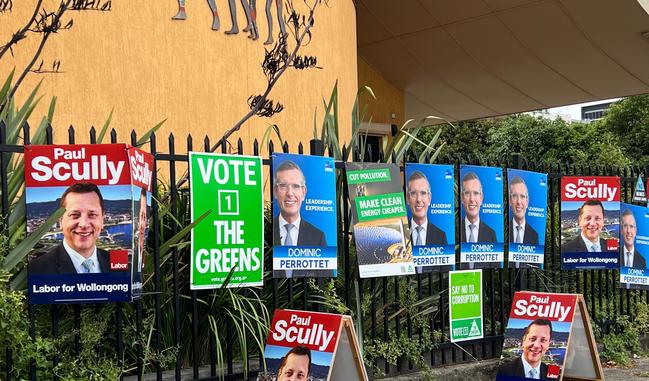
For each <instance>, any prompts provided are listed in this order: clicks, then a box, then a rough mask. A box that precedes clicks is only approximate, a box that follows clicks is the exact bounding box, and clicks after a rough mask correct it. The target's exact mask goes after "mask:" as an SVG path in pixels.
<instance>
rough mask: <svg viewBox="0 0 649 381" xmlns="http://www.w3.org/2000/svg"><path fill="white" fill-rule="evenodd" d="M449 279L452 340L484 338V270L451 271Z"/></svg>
mask: <svg viewBox="0 0 649 381" xmlns="http://www.w3.org/2000/svg"><path fill="white" fill-rule="evenodd" d="M448 279H449V288H448V290H449V291H448V292H449V314H450V315H451V319H450V321H451V325H450V328H451V342H458V341H465V340H473V339H481V338H483V337H484V331H483V329H482V328H483V326H482V270H464V271H451V272H450V273H449V274H448Z"/></svg>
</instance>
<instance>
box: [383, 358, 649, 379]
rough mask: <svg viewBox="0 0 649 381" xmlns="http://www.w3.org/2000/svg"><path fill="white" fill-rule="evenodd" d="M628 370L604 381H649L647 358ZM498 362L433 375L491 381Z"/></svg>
mask: <svg viewBox="0 0 649 381" xmlns="http://www.w3.org/2000/svg"><path fill="white" fill-rule="evenodd" d="M634 363H635V364H634V366H633V367H630V368H623V367H613V368H604V377H605V379H606V381H649V358H647V357H643V358H640V359H636V360H634ZM497 366H498V360H485V361H480V362H472V363H467V364H464V365H458V364H456V365H452V366H447V367H437V368H434V369H433V373H434V375H435V378H436V379H437V380H444V381H467V380H471V381H493V380H494V379H495V378H496V368H497ZM382 380H385V381H418V380H424V377H423V374H422V373H414V374H409V375H403V376H396V377H386V378H384V379H382Z"/></svg>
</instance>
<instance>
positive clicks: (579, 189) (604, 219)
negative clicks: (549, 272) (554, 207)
mask: <svg viewBox="0 0 649 381" xmlns="http://www.w3.org/2000/svg"><path fill="white" fill-rule="evenodd" d="M619 223H620V178H619V177H613V176H563V177H562V178H561V268H562V269H564V270H567V269H590V270H592V269H617V268H618V256H619V253H618V249H619Z"/></svg>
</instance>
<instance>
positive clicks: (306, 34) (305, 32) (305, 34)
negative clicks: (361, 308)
mask: <svg viewBox="0 0 649 381" xmlns="http://www.w3.org/2000/svg"><path fill="white" fill-rule="evenodd" d="M319 3H320V2H319V1H315V2H314V3H313V6H312V7H310V8H309V17H308V19H307V21H306V22H304V24H303V25H304V29H302V31H301V33H298V30H299V25H294V27H295V36H296V39H295V41H296V43H295V47H294V48H293V50H292V51H291V54H289V56H288V58H287V60H286V64H285V65H284V66H282V67H281V68H280V69H279V70H278V71H277V72H276V73H275V75H274V76H272V78H270V79H269V81H268V86H267V87H266V91H264V93H263V94H262V95H261V97H260V98H258V101H257V103H256V104H255V105H254V107H252V108H251V109H250V111H248V113H247V114H246V115H244V116H243V117H242V118H241V119H240V120H239V121H238V122H237V123H235V124H234V126H233V127H232V128H230V129H229V130H227V131H226V132H225V134H223V136H222V137H221V139H219V141H218V142H217V143H216V144H214V145H213V146H212V147H210V151H209V152H214V151H216V150H217V149H218V148H219V147H221V145H222V144H223V143H224V142H225V141H227V139H228V138H229V137H230V136H232V134H234V133H235V132H237V131H239V130H240V129H241V127H242V126H243V124H244V123H245V122H246V121H247V120H248V119H250V118H251V117H252V116H253V115H255V114H257V112H258V111H259V109H260V108H261V107H262V106H263V105H264V103H265V102H266V99H267V98H268V95H269V94H270V92H271V91H272V90H273V88H274V87H275V84H276V83H277V81H279V79H280V78H281V77H282V75H283V74H284V73H285V72H286V69H288V68H289V67H291V66H292V64H293V61H294V60H295V57H296V56H297V53H298V51H299V50H300V48H301V47H302V46H303V42H304V40H305V39H307V41H309V40H310V39H311V27H312V26H313V22H314V20H313V15H314V14H315V9H316V7H317V6H318V4H319ZM292 17H298V16H297V15H294V16H292ZM188 180H189V170H185V173H183V175H182V176H181V178H180V179H179V180H178V181H177V182H176V188H180V187H181V186H183V185H185V183H187V181H188ZM168 197H169V194H166V195H164V197H162V198H161V201H164V200H166V199H167V198H168Z"/></svg>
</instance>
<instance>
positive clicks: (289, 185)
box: [272, 153, 338, 278]
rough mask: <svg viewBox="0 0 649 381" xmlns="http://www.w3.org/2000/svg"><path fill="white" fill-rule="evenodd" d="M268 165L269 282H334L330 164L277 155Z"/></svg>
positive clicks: (317, 158)
mask: <svg viewBox="0 0 649 381" xmlns="http://www.w3.org/2000/svg"><path fill="white" fill-rule="evenodd" d="M272 160H273V278H304V277H309V278H317V277H335V276H336V271H337V268H338V260H337V247H336V246H337V232H336V225H337V219H336V211H337V208H336V171H335V167H334V160H333V159H332V158H329V157H322V156H308V155H293V154H283V153H282V154H273V157H272Z"/></svg>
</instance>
